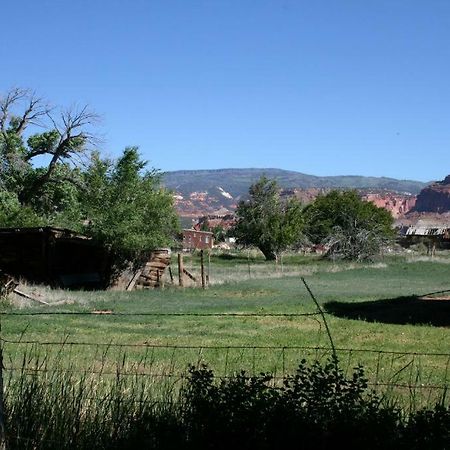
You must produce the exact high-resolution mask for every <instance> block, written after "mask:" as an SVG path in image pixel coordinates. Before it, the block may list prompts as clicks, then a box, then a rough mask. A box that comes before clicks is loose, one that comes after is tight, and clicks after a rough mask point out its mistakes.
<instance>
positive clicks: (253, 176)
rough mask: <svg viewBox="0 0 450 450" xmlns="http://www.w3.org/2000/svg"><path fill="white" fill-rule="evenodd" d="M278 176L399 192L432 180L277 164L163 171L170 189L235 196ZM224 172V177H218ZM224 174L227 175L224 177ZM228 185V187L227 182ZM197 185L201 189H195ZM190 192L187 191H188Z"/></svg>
mask: <svg viewBox="0 0 450 450" xmlns="http://www.w3.org/2000/svg"><path fill="white" fill-rule="evenodd" d="M264 174H265V175H266V176H267V177H268V178H275V179H277V181H278V182H279V184H280V186H281V187H283V188H303V189H304V188H355V189H385V190H392V191H396V192H408V193H411V194H418V193H419V192H420V190H421V189H423V188H424V187H425V186H427V185H428V184H429V183H426V182H422V181H415V180H399V179H396V178H390V177H373V176H362V175H337V176H317V175H309V174H305V173H302V172H297V171H293V170H285V169H277V168H263V169H259V168H246V169H234V168H224V169H196V170H176V171H167V172H164V173H163V176H162V178H163V184H165V186H166V187H167V188H169V189H172V190H177V189H181V190H184V189H185V188H188V189H189V191H190V192H194V191H197V192H200V191H202V190H204V189H205V188H207V187H208V186H211V187H214V185H217V184H219V185H220V186H221V187H222V188H224V189H225V190H226V191H228V192H230V191H234V192H231V194H232V195H233V196H236V195H244V194H245V193H247V191H248V187H249V186H250V184H251V183H252V182H254V181H256V180H257V179H258V178H259V177H260V176H261V175H264ZM216 176H220V179H216V178H215V177H216ZM224 176H225V177H226V178H224ZM224 184H225V185H227V187H225V186H223V185H224ZM193 185H197V187H198V189H197V188H196V189H191V188H192V186H193ZM185 193H187V192H185Z"/></svg>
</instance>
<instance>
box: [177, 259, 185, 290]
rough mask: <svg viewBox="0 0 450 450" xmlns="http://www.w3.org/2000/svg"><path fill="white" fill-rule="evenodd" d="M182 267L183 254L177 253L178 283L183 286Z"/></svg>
mask: <svg viewBox="0 0 450 450" xmlns="http://www.w3.org/2000/svg"><path fill="white" fill-rule="evenodd" d="M183 269H184V266H183V255H182V254H181V253H178V283H179V285H180V286H181V287H183V286H184V280H183Z"/></svg>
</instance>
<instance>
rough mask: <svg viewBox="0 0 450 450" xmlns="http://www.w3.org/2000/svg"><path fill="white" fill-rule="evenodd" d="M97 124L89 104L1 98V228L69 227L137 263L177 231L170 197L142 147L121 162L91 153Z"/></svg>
mask: <svg viewBox="0 0 450 450" xmlns="http://www.w3.org/2000/svg"><path fill="white" fill-rule="evenodd" d="M97 122H98V116H97V115H96V114H95V113H94V112H92V111H91V110H90V109H89V108H88V107H87V106H83V107H79V108H70V109H59V108H55V107H50V105H49V103H48V102H47V101H46V100H44V99H43V98H41V97H38V96H37V95H36V94H35V93H33V92H31V91H29V90H24V89H11V90H9V91H8V92H7V93H6V94H4V95H3V96H1V95H0V226H36V225H46V224H49V225H56V226H64V227H67V228H71V229H74V230H76V231H81V232H83V233H86V234H88V235H90V236H92V237H94V238H96V239H97V240H99V241H101V242H103V243H104V244H105V245H107V246H108V247H110V248H111V250H112V253H113V254H114V256H115V257H116V258H117V259H118V260H120V259H127V258H128V259H136V258H139V256H140V255H142V254H144V253H146V252H147V251H148V250H151V249H152V248H154V247H156V246H161V245H167V244H168V243H169V242H170V241H171V239H172V236H173V234H174V233H175V232H176V231H177V228H178V224H177V217H176V213H175V210H174V207H173V197H172V195H171V194H170V193H169V192H168V191H166V190H165V189H163V188H162V187H161V186H160V176H159V172H158V171H157V170H155V169H150V170H148V169H147V168H146V165H147V163H146V162H145V161H143V160H142V159H141V158H140V155H139V152H138V149H137V148H134V147H133V148H127V149H125V150H124V152H123V155H122V156H121V157H120V158H118V160H117V161H113V160H108V159H105V158H102V157H101V155H100V153H99V152H98V151H97V150H96V151H95V152H92V151H91V150H93V149H94V148H95V146H96V145H95V144H96V143H97V139H96V134H95V125H96V123H97Z"/></svg>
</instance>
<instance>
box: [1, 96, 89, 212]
mask: <svg viewBox="0 0 450 450" xmlns="http://www.w3.org/2000/svg"><path fill="white" fill-rule="evenodd" d="M97 120H98V116H97V115H96V114H95V113H93V112H91V111H90V110H89V108H88V107H87V106H84V107H81V108H70V109H65V110H64V109H63V110H61V109H59V110H58V109H55V108H50V107H49V106H48V103H47V102H46V101H45V100H44V99H43V98H41V97H38V96H37V95H36V94H35V93H33V92H31V91H29V90H27V89H20V88H14V89H11V90H9V91H8V92H6V94H4V95H3V96H0V190H2V191H7V192H9V193H10V194H14V195H15V196H17V200H18V202H19V203H20V205H21V206H23V207H29V206H31V207H33V205H34V206H36V204H37V203H39V199H40V198H41V197H42V196H43V195H44V196H45V197H46V200H48V199H49V198H50V197H49V192H50V191H51V190H56V191H58V192H59V196H58V195H57V196H56V197H58V198H59V200H62V198H61V194H63V193H64V192H67V194H68V195H69V198H70V197H71V196H72V192H71V190H70V189H69V188H67V189H65V188H64V189H61V186H62V185H66V187H67V185H68V184H72V185H74V184H76V183H77V182H79V177H78V176H77V171H76V170H74V169H75V168H76V166H77V163H79V162H80V160H81V159H82V158H83V156H84V155H86V154H87V152H88V150H89V148H90V146H91V145H92V144H93V143H94V142H95V135H94V133H93V131H92V127H93V125H94V124H95V122H96V121H97ZM38 158H40V160H39V161H40V163H41V164H40V165H38V164H36V161H37V159H38ZM44 191H46V192H45V193H44ZM72 197H73V196H72ZM45 206H47V207H48V208H47V210H45V211H44V209H45ZM39 209H40V213H41V216H42V215H46V214H49V215H50V216H51V217H53V216H54V215H55V211H57V210H58V206H56V210H55V205H53V204H51V205H50V204H48V202H47V203H46V204H45V203H43V204H42V205H40V206H39Z"/></svg>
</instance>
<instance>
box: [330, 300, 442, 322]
mask: <svg viewBox="0 0 450 450" xmlns="http://www.w3.org/2000/svg"><path fill="white" fill-rule="evenodd" d="M324 308H325V310H326V312H328V313H330V314H333V315H334V316H337V317H342V318H346V319H354V320H365V321H367V322H382V323H391V324H399V325H406V324H409V325H432V326H435V327H449V326H450V300H430V299H426V300H425V299H423V298H421V297H418V296H409V297H397V298H391V299H383V300H374V301H370V302H361V303H344V302H336V301H334V302H328V303H326V304H325V305H324Z"/></svg>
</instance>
